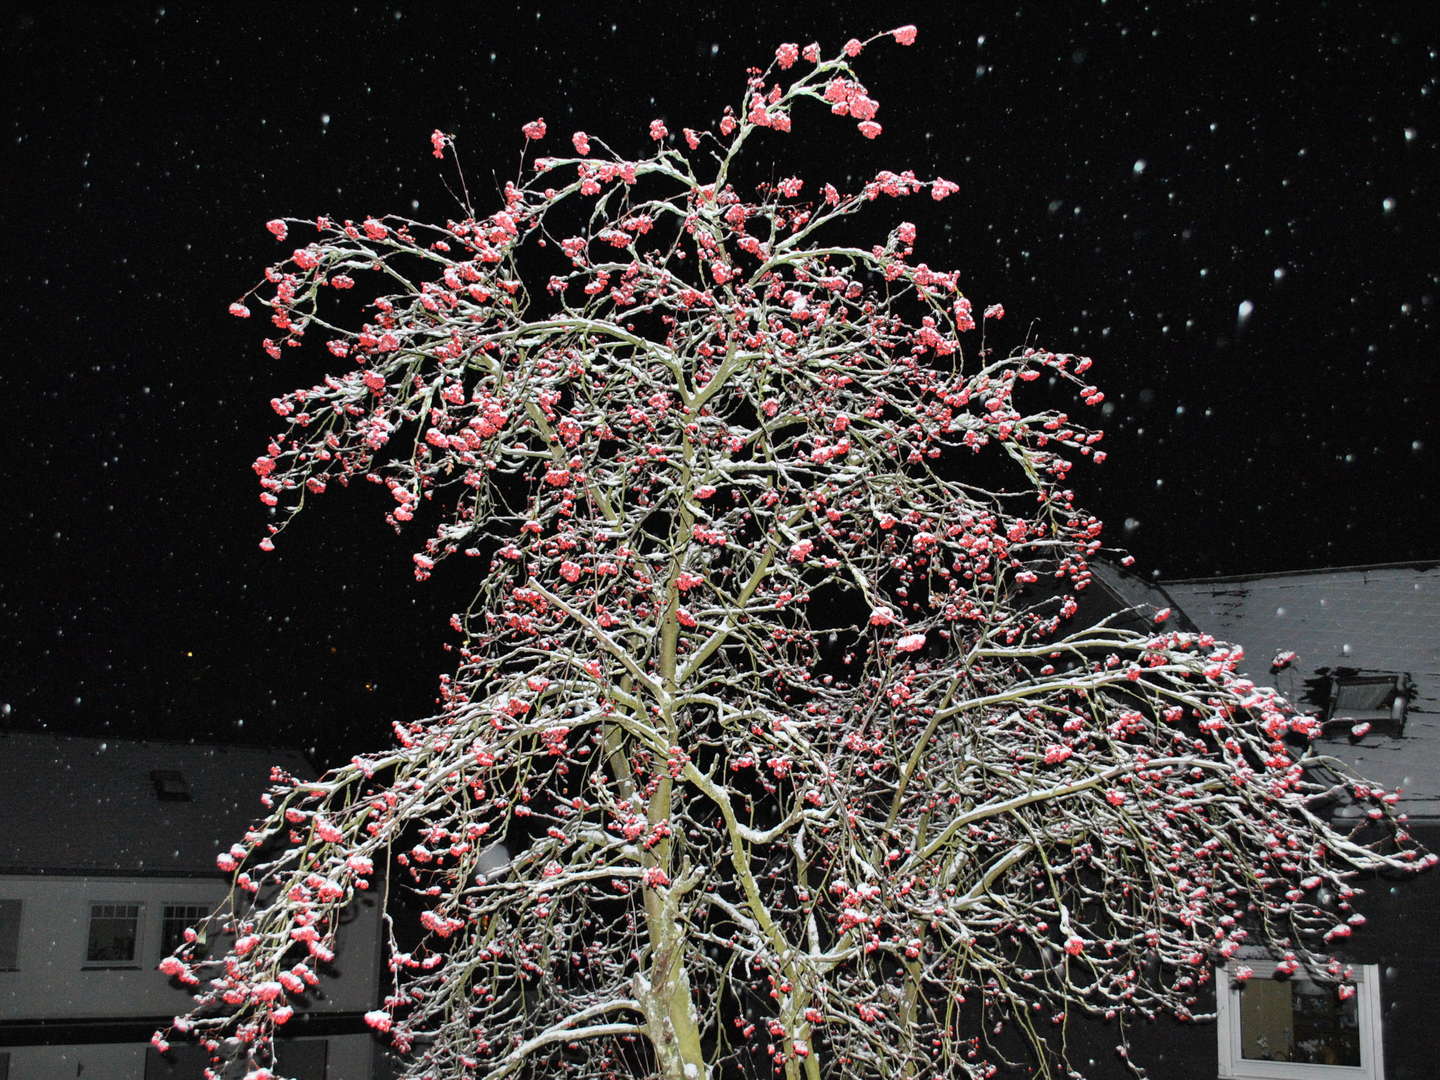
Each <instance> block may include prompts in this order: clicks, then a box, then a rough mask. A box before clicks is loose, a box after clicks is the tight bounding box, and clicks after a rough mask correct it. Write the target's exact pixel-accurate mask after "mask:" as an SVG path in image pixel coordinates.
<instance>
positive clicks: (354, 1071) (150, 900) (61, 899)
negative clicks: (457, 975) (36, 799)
mask: <svg viewBox="0 0 1440 1080" xmlns="http://www.w3.org/2000/svg"><path fill="white" fill-rule="evenodd" d="M225 895H226V882H225V881H224V880H223V879H221V878H219V877H216V878H214V879H209V878H144V877H88V876H81V875H54V876H50V875H23V876H21V875H5V876H0V899H4V900H19V901H21V902H22V905H23V906H22V909H21V916H20V934H19V945H18V950H17V963H18V968H19V970H16V971H0V1021H5V1020H38V1019H53V1020H64V1019H73V1020H79V1019H96V1020H104V1019H114V1020H119V1019H135V1020H140V1019H146V1020H153V1021H155V1022H156V1023H157V1024H159V1023H160V1022H161V1021H162V1020H168V1018H169V1017H171V1016H174V1015H175V1014H177V1013H182V1012H184V1011H185V1010H186V1009H187V1008H188V1007H189V1006H190V1004H191V998H190V992H189V991H187V990H185V989H184V988H183V987H179V986H178V985H176V984H174V983H172V981H171V980H169V979H167V978H166V977H165V976H163V975H161V974H160V973H159V972H158V971H156V970H155V966H156V964H158V963H159V961H160V959H161V953H160V947H161V921H162V918H163V915H164V908H165V906H166V905H167V904H196V905H203V906H205V907H206V908H213V907H215V906H217V905H218V904H219V903H220V902H221V901H222V900H223V899H224V897H225ZM378 901H379V898H378V897H376V896H372V895H368V894H366V895H362V896H361V898H360V900H359V902H358V903H357V904H356V905H355V906H354V907H353V908H352V912H351V915H350V917H349V918H348V921H347V922H346V924H345V925H344V926H342V928H341V932H340V935H339V941H338V943H337V948H336V956H335V962H334V965H333V967H334V972H335V973H334V975H333V976H332V977H322V980H321V984H320V992H319V994H317V995H316V996H315V997H314V998H312V999H311V1000H310V1002H309V1004H308V1006H304V1005H302V1006H301V1008H302V1009H304V1011H309V1012H364V1011H366V1010H369V1009H373V1008H376V1007H377V1002H378V1000H379V998H380V997H381V996H383V993H382V991H381V990H380V989H379V988H378V984H377V977H378V973H379V961H380V944H381V921H380V918H379V902H378ZM94 903H121V904H140V905H141V915H140V931H139V940H138V942H137V951H136V958H135V962H134V965H133V966H126V967H124V968H105V969H98V968H93V967H88V966H87V965H86V963H85V953H86V947H87V944H88V941H89V924H90V905H91V904H94ZM146 1046H147V1044H146V1043H144V1042H140V1043H137V1044H92V1045H86V1046H37V1047H10V1048H8V1051H9V1053H10V1080H32V1078H33V1080H48V1078H50V1077H72V1076H79V1077H83V1078H84V1080H112V1078H114V1080H141V1078H143V1077H144V1075H145V1050H146ZM373 1053H374V1047H373V1043H372V1040H371V1038H370V1036H369V1035H368V1034H364V1035H353V1036H340V1037H334V1038H331V1039H330V1049H329V1067H328V1069H327V1075H328V1076H329V1077H331V1078H337V1080H365V1078H368V1077H369V1076H370V1075H371V1070H372V1056H373ZM282 1055H283V1050H282ZM283 1060H284V1059H283V1056H282V1059H281V1061H282V1065H283Z"/></svg>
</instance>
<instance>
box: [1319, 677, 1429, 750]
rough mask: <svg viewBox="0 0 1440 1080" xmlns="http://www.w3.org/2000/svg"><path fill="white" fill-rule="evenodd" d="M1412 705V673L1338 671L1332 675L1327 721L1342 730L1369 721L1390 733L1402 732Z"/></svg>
mask: <svg viewBox="0 0 1440 1080" xmlns="http://www.w3.org/2000/svg"><path fill="white" fill-rule="evenodd" d="M1409 705H1410V676H1409V675H1407V674H1405V673H1404V672H1403V671H1402V672H1398V673H1397V672H1393V671H1354V670H1345V671H1337V672H1334V673H1333V674H1331V676H1330V702H1329V705H1328V706H1327V708H1326V710H1325V724H1326V726H1327V727H1330V726H1331V725H1332V724H1333V725H1334V730H1335V731H1336V732H1337V733H1339V734H1347V733H1348V731H1349V729H1351V728H1354V727H1355V726H1356V725H1360V724H1369V725H1372V726H1373V727H1375V728H1376V729H1378V731H1384V732H1385V733H1387V734H1390V735H1403V734H1404V733H1405V714H1406V712H1407V711H1408V708H1409ZM1366 730H1367V731H1368V730H1369V729H1366Z"/></svg>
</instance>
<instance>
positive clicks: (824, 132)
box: [0, 2, 1440, 760]
mask: <svg viewBox="0 0 1440 1080" xmlns="http://www.w3.org/2000/svg"><path fill="white" fill-rule="evenodd" d="M196 7H198V8H199V10H196V11H189V10H185V9H184V8H183V7H182V6H181V5H166V6H157V5H145V6H140V5H130V6H126V5H119V4H108V5H93V6H92V5H81V4H64V3H52V4H46V5H25V6H24V7H23V8H22V10H21V11H19V12H18V13H15V14H12V15H11V16H8V17H6V23H5V26H4V34H3V44H0V50H3V69H4V70H3V76H0V78H3V85H4V90H5V92H4V94H3V101H4V102H5V105H4V108H5V109H6V110H7V111H8V113H9V116H8V132H7V136H8V146H9V152H8V153H7V155H6V158H7V161H6V166H5V168H4V170H3V175H0V184H3V198H0V223H3V237H4V243H5V247H6V250H5V252H4V258H3V260H0V274H3V276H4V282H3V284H4V295H5V298H6V318H5V320H4V321H5V326H6V335H5V336H6V345H7V346H8V349H7V353H8V358H7V360H6V362H5V364H4V371H5V378H6V384H7V390H8V393H7V398H8V400H9V402H10V406H9V414H10V415H9V421H10V424H9V426H10V429H11V431H12V432H13V433H14V434H13V435H12V443H11V446H12V448H11V452H10V453H9V454H8V455H7V461H8V467H7V468H6V470H5V473H6V481H5V488H6V494H7V496H8V498H7V500H6V501H7V502H8V507H7V510H8V512H7V513H6V514H5V515H4V530H5V533H4V535H5V538H6V539H5V541H4V543H5V549H6V550H8V551H9V552H10V553H11V554H10V556H9V569H8V572H7V573H6V574H4V575H3V578H0V620H3V622H0V625H3V627H4V635H5V639H6V647H5V649H4V650H3V654H4V655H3V660H0V664H3V668H0V711H3V715H0V724H6V725H10V726H15V727H23V728H32V729H33V728H39V727H45V728H48V729H49V730H54V731H62V732H73V733H83V734H102V733H106V732H111V733H114V734H118V735H126V736H150V737H157V738H183V737H191V736H193V737H197V738H203V739H213V738H232V739H241V740H246V741H267V742H284V743H292V744H296V745H299V746H301V747H304V748H307V749H309V748H314V749H315V750H316V751H317V752H318V755H319V756H320V757H321V758H322V759H332V760H333V759H334V758H335V757H337V756H340V757H344V756H348V755H349V754H350V753H352V752H355V751H356V750H359V749H363V748H366V747H369V746H371V745H374V744H376V743H378V742H380V741H382V740H384V739H385V738H386V737H387V736H386V734H385V732H386V729H387V728H388V724H389V721H390V719H392V718H400V719H404V718H411V717H413V716H415V715H417V714H421V713H423V712H424V711H425V710H427V709H428V707H429V704H430V700H431V697H432V688H433V686H434V679H435V676H436V674H437V673H438V672H440V671H441V670H444V669H446V668H447V667H448V664H449V661H448V658H447V657H446V656H445V654H444V653H443V652H442V651H441V643H442V642H443V641H444V640H445V637H446V634H445V630H444V623H445V620H446V617H447V616H448V614H449V612H450V611H451V610H452V608H454V607H455V606H457V605H459V604H461V603H463V600H464V597H462V596H457V595H456V593H455V591H454V590H453V589H451V590H449V591H447V585H453V584H454V582H453V580H452V581H450V582H447V578H446V575H445V574H444V573H440V574H437V576H436V577H435V578H434V579H432V580H431V581H430V582H429V583H427V584H425V585H417V584H416V583H415V582H414V581H413V580H412V577H411V574H410V572H409V558H408V555H409V552H410V551H411V550H412V547H413V546H414V544H417V543H418V542H419V539H420V538H419V537H418V536H417V537H414V538H411V537H402V538H399V539H396V538H395V537H393V536H390V535H388V534H387V532H386V528H385V526H384V524H383V522H382V521H381V520H380V516H381V511H380V508H379V503H378V501H376V500H375V499H373V498H371V496H372V495H373V493H369V492H354V491H352V492H350V493H348V494H346V495H342V496H336V497H333V498H329V497H327V500H326V501H325V502H324V503H323V504H322V505H321V506H319V507H317V508H315V509H313V510H312V511H310V512H308V513H307V515H305V516H304V517H302V519H301V521H300V522H298V523H297V525H296V527H294V528H292V529H290V530H289V531H287V533H286V534H285V537H284V540H285V542H284V543H283V544H282V545H281V546H280V550H279V551H278V552H276V553H275V554H273V555H270V556H265V555H262V553H261V552H259V551H258V550H257V548H256V541H257V540H258V539H259V537H260V536H261V535H262V529H263V525H264V521H265V517H264V513H263V511H262V508H261V507H260V506H259V504H258V502H257V501H256V497H255V496H256V488H255V483H254V476H253V474H252V473H251V472H250V470H249V468H248V464H249V462H250V461H251V460H253V459H254V458H255V456H256V455H257V454H258V453H260V452H262V450H263V447H264V443H265V440H266V436H267V435H268V434H269V433H270V432H271V431H272V430H273V429H275V427H276V426H277V425H276V423H275V417H274V415H273V414H272V413H271V412H270V410H269V408H268V406H267V402H268V401H269V399H270V398H271V397H273V396H275V395H277V394H279V393H281V392H283V391H285V390H288V389H291V388H292V387H294V386H297V385H302V384H304V385H308V383H309V382H311V381H313V379H314V377H315V375H316V374H317V372H318V370H319V369H322V368H323V367H324V364H323V363H322V361H321V360H320V359H319V358H317V357H313V356H312V357H310V358H308V359H305V358H301V359H295V358H292V357H289V356H287V357H286V358H285V362H284V363H279V362H275V361H271V360H270V359H269V358H268V357H266V356H265V355H264V354H263V353H262V352H261V351H260V349H259V343H258V339H259V337H260V336H261V335H260V334H259V333H258V332H257V327H256V325H255V320H252V321H251V322H250V323H248V324H247V323H240V322H239V321H238V320H234V319H231V318H229V317H227V316H226V314H225V308H226V305H227V304H228V303H229V302H230V301H231V300H233V299H235V298H236V297H238V296H239V295H240V294H242V293H243V292H244V291H245V290H246V289H247V288H248V287H249V286H250V285H251V284H252V283H253V282H254V281H255V280H256V278H257V277H258V275H259V273H260V271H261V270H262V269H263V266H264V265H265V263H266V262H267V261H268V260H269V259H271V258H274V257H275V255H276V249H275V246H274V242H273V240H272V239H271V238H270V237H269V236H268V235H267V234H266V233H265V231H264V229H263V222H264V221H265V220H266V219H268V218H270V217H274V216H279V215H285V214H293V215H302V216H311V215H315V214H318V213H330V214H334V215H336V216H338V217H353V218H359V217H362V216H364V215H366V214H370V213H375V214H383V213H385V212H389V211H399V212H405V213H412V214H414V215H415V216H419V217H423V216H426V215H434V216H435V217H437V218H439V217H443V216H445V215H447V214H449V213H451V211H452V207H453V203H452V202H451V200H450V196H449V195H448V194H447V192H446V189H445V187H444V184H443V183H442V180H443V179H444V178H446V175H447V174H446V173H445V172H444V171H443V170H442V169H441V168H440V167H439V166H438V164H437V163H436V162H434V161H433V160H432V159H431V157H430V155H429V143H428V136H429V133H430V132H431V131H432V130H433V129H435V128H437V127H438V128H442V129H443V130H445V131H450V132H454V133H455V134H456V135H457V136H458V139H459V147H460V152H461V155H462V158H463V160H464V161H465V164H466V169H467V174H468V177H469V181H470V186H471V190H472V192H473V193H477V198H478V194H479V192H482V191H483V192H486V193H489V192H493V191H494V189H495V187H496V183H497V178H498V180H499V181H501V182H503V180H504V179H505V178H507V177H511V176H513V175H514V173H515V168H516V161H517V157H518V152H519V148H520V144H521V141H522V140H521V138H520V135H519V128H520V126H521V124H523V123H524V122H526V121H528V120H530V119H532V118H534V117H535V116H540V115H543V116H544V117H546V118H547V120H548V121H549V123H550V125H551V130H552V133H554V134H553V135H552V138H556V137H558V138H557V145H559V144H560V143H562V142H563V141H564V140H563V136H564V135H566V134H567V133H568V132H569V131H571V130H574V129H577V128H579V129H585V130H588V131H592V132H596V133H601V134H603V135H604V136H605V137H606V138H607V140H609V141H610V142H611V143H612V144H613V145H616V146H619V147H628V148H631V149H633V150H634V151H635V152H637V153H641V152H643V151H644V146H645V144H646V143H647V140H646V139H645V128H646V125H647V124H648V122H649V120H650V119H652V118H654V117H656V116H660V117H664V118H666V119H667V121H668V122H669V125H670V127H671V129H672V130H677V129H678V127H680V126H682V125H689V126H694V127H702V126H706V125H708V124H709V123H711V122H713V121H714V119H715V118H717V117H718V115H719V112H720V108H721V106H723V105H724V104H726V103H729V102H733V101H735V100H736V99H737V98H738V96H739V91H740V88H741V85H742V82H743V72H744V69H745V67H746V66H748V65H750V64H758V65H760V66H764V65H765V64H766V63H768V61H769V58H770V57H771V56H772V55H773V50H774V48H775V46H776V45H777V44H778V43H780V42H781V41H796V42H799V43H801V44H803V43H805V42H807V41H810V40H819V41H820V42H821V43H822V45H823V46H824V48H825V49H826V51H827V52H828V51H830V50H833V49H834V48H836V47H838V45H839V44H840V43H842V42H843V41H844V40H845V39H846V38H847V37H850V36H852V35H857V36H865V35H867V34H869V33H870V32H873V31H875V30H881V29H887V28H888V27H889V26H892V25H899V24H901V23H905V22H914V23H916V24H918V25H919V27H920V37H919V41H918V42H917V44H916V45H915V46H914V47H913V48H912V49H908V50H904V49H900V48H899V47H897V46H894V45H886V46H877V47H874V48H873V49H872V50H871V51H869V52H868V53H867V54H866V55H865V56H864V57H862V59H861V71H862V73H863V77H864V78H865V81H866V84H867V86H868V87H869V89H870V91H871V93H872V95H873V96H875V97H877V98H878V99H879V100H880V102H881V114H880V117H879V119H880V120H881V121H882V122H883V123H884V125H885V129H886V131H885V134H884V136H882V138H881V139H880V140H878V141H877V142H875V143H868V142H866V141H865V140H862V139H859V138H858V137H855V136H854V133H853V131H851V130H850V129H849V128H848V126H847V125H844V124H842V123H839V122H836V121H833V120H831V119H830V118H829V117H827V116H825V115H824V114H823V112H821V111H819V110H818V109H817V110H816V111H815V112H814V113H812V114H809V115H806V114H804V113H801V114H800V115H798V116H797V118H796V127H797V131H796V134H795V135H794V136H792V137H790V139H789V140H788V141H771V142H768V143H766V144H765V146H764V150H765V151H766V152H772V151H773V152H774V153H775V154H776V155H777V160H778V161H780V162H781V163H782V166H781V167H783V168H784V171H785V172H786V173H790V172H795V173H799V174H800V175H803V176H806V177H808V178H809V179H810V180H811V181H812V182H813V183H821V182H824V181H826V180H835V181H836V183H837V185H838V186H844V181H846V178H847V176H848V177H849V178H850V183H851V184H852V186H853V185H854V184H855V183H857V182H859V181H862V180H863V179H865V178H868V177H869V176H871V175H873V174H874V173H875V172H876V171H877V170H879V169H881V168H891V169H895V170H897V171H898V170H900V169H903V168H913V169H915V171H916V172H917V173H920V174H922V175H934V174H939V175H943V176H945V177H948V178H950V179H952V180H955V181H958V182H959V183H960V185H961V192H960V195H959V196H958V197H957V198H953V199H951V200H949V201H947V202H946V203H945V204H943V208H944V211H945V213H944V214H943V215H937V214H930V215H929V216H928V217H925V218H924V219H923V220H922V225H923V226H924V231H922V235H921V242H920V246H919V248H918V251H917V257H918V258H923V259H925V260H926V261H928V262H930V263H931V265H937V266H958V267H961V268H963V270H964V274H965V276H964V278H963V286H964V287H965V289H966V291H967V292H968V293H969V294H970V295H971V296H972V297H973V298H975V299H976V300H977V302H978V303H986V304H988V303H992V302H997V301H998V302H1003V303H1004V305H1005V307H1006V309H1007V312H1008V317H1007V319H1006V321H1005V323H1003V324H1002V325H1001V327H1000V328H999V329H1000V331H1002V333H1001V335H1000V341H1001V343H1002V344H1004V345H1006V346H1008V345H1011V344H1019V343H1022V342H1023V341H1024V340H1025V338H1026V335H1027V334H1030V335H1031V336H1032V337H1033V338H1035V339H1036V340H1037V341H1038V342H1039V343H1042V344H1044V345H1046V346H1048V347H1051V348H1055V349H1059V350H1064V351H1073V352H1080V353H1087V354H1089V355H1092V356H1094V357H1095V359H1096V367H1095V372H1096V378H1097V381H1098V382H1099V383H1100V384H1101V385H1102V387H1103V388H1104V389H1105V391H1106V392H1107V403H1106V407H1105V413H1106V415H1105V417H1104V419H1103V426H1104V427H1105V428H1106V429H1107V432H1108V436H1107V440H1108V441H1107V447H1108V449H1109V451H1110V460H1109V461H1108V462H1107V463H1106V464H1105V465H1104V466H1103V467H1101V468H1099V469H1090V470H1087V471H1085V472H1084V473H1077V474H1076V484H1077V487H1078V488H1079V489H1080V490H1081V492H1082V494H1083V501H1084V502H1085V503H1086V504H1087V505H1088V506H1089V507H1090V508H1091V509H1093V510H1095V511H1097V512H1098V513H1100V514H1101V516H1102V517H1104V518H1105V519H1106V520H1107V521H1108V522H1109V525H1110V533H1109V535H1110V536H1111V537H1112V538H1113V539H1114V541H1115V542H1117V543H1121V544H1124V545H1125V546H1127V547H1128V548H1129V549H1130V550H1131V551H1132V552H1133V553H1134V554H1135V555H1136V556H1137V558H1138V560H1139V567H1140V568H1141V569H1143V570H1144V572H1146V573H1158V574H1160V575H1162V576H1166V577H1179V576H1196V575H1211V574H1220V573H1240V572H1247V571H1261V570H1281V569H1299V568H1308V567H1315V566H1324V565H1347V564H1358V563H1373V562H1389V561H1402V560H1410V559H1420V558H1435V557H1437V556H1440V541H1437V539H1436V537H1437V530H1436V520H1435V519H1436V517H1437V483H1436V478H1437V463H1440V462H1437V456H1440V455H1437V446H1440V431H1437V429H1436V425H1435V422H1434V419H1433V418H1434V416H1435V412H1436V409H1437V406H1440V394H1437V390H1440V375H1437V364H1436V360H1437V357H1436V343H1437V335H1436V328H1437V311H1436V294H1437V288H1440V198H1437V195H1440V30H1437V21H1436V16H1435V15H1434V14H1429V13H1426V12H1427V9H1428V8H1430V7H1431V5H1424V4H1396V5H1377V4H1373V3H1361V2H1352V3H1329V4H1326V3H1305V4H1292V3H1268V4H1246V3H1230V2H1217V3H1207V4H1182V3H1179V2H1167V3H1158V4H1153V5H1148V6H1138V5H1129V4H1122V3H1116V2H1111V3H1078V2H1077V3H1073V4H1070V3H1067V4H1058V3H1055V4H1052V3H1038V2H1019V3H1017V2H1012V3H1008V4H999V3H986V2H971V3H964V4H933V3H932V4H923V5H922V4H907V3H899V2H897V3H886V4H884V5H863V4H847V5H837V6H835V7H834V8H833V9H829V10H828V11H827V10H826V9H823V8H818V7H813V6H812V7H802V6H793V5H792V6H787V5H765V6H761V5H748V6H742V5H737V4H730V3H725V4H711V5H686V4H680V3H672V4H643V5H642V4H608V5H600V4H570V3H565V4H560V3H546V4H525V5H522V6H520V7H518V8H514V9H512V10H502V11H499V12H498V13H497V10H496V9H501V8H504V7H505V5H501V4H495V3H465V4H411V3H405V4H378V5H363V6H361V7H356V6H351V5H328V4H290V5H268V4H247V5H234V4H226V5H213V6H206V5H197V6H196ZM607 9H608V10H607ZM866 11H877V12H878V11H883V12H885V17H884V18H883V19H881V20H880V21H879V22H877V21H876V20H877V19H878V18H879V16H878V15H871V14H865V12H866ZM478 201H479V202H481V203H484V202H487V201H488V200H487V199H484V198H478ZM904 211H905V216H913V215H912V214H911V210H910V207H908V206H907V207H905V208H904ZM896 216H897V217H898V216H901V215H900V212H899V211H898V210H897V211H896ZM878 227H880V228H881V229H882V231H883V229H884V228H886V227H888V226H886V225H881V226H878ZM1242 305H1246V306H1245V308H1244V309H1243V310H1245V311H1247V312H1248V313H1249V315H1248V318H1246V317H1242V315H1241V312H1242ZM1007 335H1008V336H1007Z"/></svg>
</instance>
